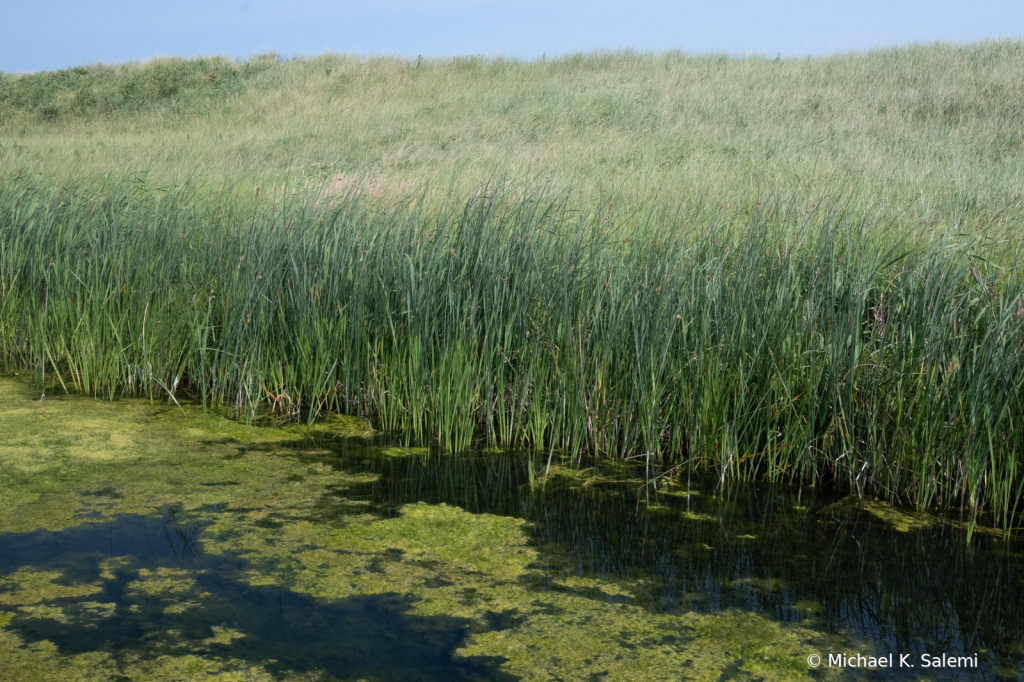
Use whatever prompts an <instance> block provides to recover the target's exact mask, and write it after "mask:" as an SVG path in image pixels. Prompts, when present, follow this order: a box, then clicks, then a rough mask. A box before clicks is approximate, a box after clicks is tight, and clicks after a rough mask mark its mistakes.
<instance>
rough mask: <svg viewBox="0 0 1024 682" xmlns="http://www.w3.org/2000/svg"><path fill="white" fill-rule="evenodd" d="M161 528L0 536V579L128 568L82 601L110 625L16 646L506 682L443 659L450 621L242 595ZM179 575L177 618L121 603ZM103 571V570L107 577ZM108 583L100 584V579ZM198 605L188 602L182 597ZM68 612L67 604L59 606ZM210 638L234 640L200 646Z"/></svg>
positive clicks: (456, 632)
mask: <svg viewBox="0 0 1024 682" xmlns="http://www.w3.org/2000/svg"><path fill="white" fill-rule="evenodd" d="M161 511H162V512H163V516H162V518H160V517H146V516H137V515H129V516H123V517H120V518H118V519H116V520H114V521H112V522H109V523H99V524H86V525H82V526H77V527H73V528H69V529H66V530H64V531H61V532H57V533H53V532H49V531H35V532H32V533H23V534H9V535H0V575H5V574H10V573H12V572H13V571H15V570H17V569H18V568H20V567H21V566H26V565H31V566H32V567H33V569H38V570H42V571H47V570H56V569H59V570H61V571H63V575H64V579H65V581H70V582H95V581H100V579H101V573H102V572H103V570H104V569H103V566H102V565H101V562H103V561H104V560H108V559H110V558H112V557H125V556H128V557H132V561H131V566H130V568H126V569H124V570H115V571H113V577H112V579H107V580H105V581H102V583H101V584H102V585H103V589H102V591H101V592H98V593H96V594H93V595H90V599H91V600H94V601H95V602H98V603H103V604H116V605H117V608H116V613H117V615H116V617H105V618H95V619H92V620H86V622H87V627H83V626H82V622H76V623H62V622H60V620H56V619H52V618H19V617H17V616H16V617H15V618H14V619H13V620H12V622H11V624H10V625H9V626H8V627H11V628H13V629H14V630H15V631H16V632H17V633H18V634H19V635H20V636H21V637H22V638H23V639H24V640H25V641H26V642H28V643H31V642H37V641H41V640H49V641H51V642H53V643H54V644H56V645H57V647H58V649H59V650H60V651H61V653H63V654H78V653H85V652H92V651H102V652H108V653H111V654H113V655H114V656H115V657H117V656H118V655H119V653H121V652H123V651H132V652H138V651H140V650H141V651H146V652H148V654H150V655H160V654H177V655H181V654H188V653H194V652H195V646H196V645H195V643H196V642H203V641H204V640H205V641H206V647H207V650H208V651H209V653H211V654H213V655H216V656H220V657H223V658H229V659H230V658H235V659H242V660H245V661H247V662H249V663H255V664H263V665H264V667H265V668H266V670H268V671H269V672H272V673H281V672H284V671H295V672H309V671H326V672H329V673H331V674H333V675H335V676H337V677H338V678H340V679H358V678H360V677H372V678H374V679H391V680H462V679H467V680H468V679H474V680H475V679H491V680H512V679H515V678H513V677H511V676H509V675H506V674H503V673H501V672H499V671H497V670H496V668H497V665H498V663H500V661H492V660H491V659H487V658H475V659H461V660H453V654H454V651H455V649H456V648H458V646H459V645H460V643H461V642H462V640H463V639H464V638H465V636H466V634H467V632H466V627H465V623H464V622H462V621H461V620H460V619H458V618H449V617H423V616H414V615H408V614H407V611H409V608H410V603H409V601H408V600H407V599H404V598H402V597H399V596H396V595H389V594H386V595H379V596H356V597H348V598H345V599H340V600H331V601H326V600H318V599H314V598H311V597H307V596H304V595H301V594H297V593H295V592H292V591H290V590H288V589H285V588H281V587H277V586H274V587H266V588H254V587H249V586H248V585H245V584H243V583H241V582H238V581H237V580H235V579H234V577H235V576H236V575H237V572H238V571H239V570H244V569H245V568H246V566H245V565H244V563H241V562H239V561H238V560H237V559H232V558H227V557H222V556H217V555H210V554H204V553H203V551H202V547H201V545H200V544H199V543H198V541H197V538H198V535H199V533H200V532H201V530H202V528H201V526H199V525H195V524H189V523H188V522H187V520H184V519H178V518H177V516H178V515H177V514H176V513H175V510H168V509H163V510H161ZM160 568H171V569H186V570H188V571H189V572H190V573H189V575H192V576H194V577H195V584H194V585H193V586H192V587H191V588H190V590H189V592H190V594H184V595H179V596H180V597H182V599H184V600H186V601H184V603H185V604H186V605H187V606H186V607H182V609H181V610H180V611H179V610H177V609H173V608H172V609H168V608H166V603H167V602H166V600H161V599H152V598H147V596H146V595H144V594H143V595H140V594H137V593H136V594H132V593H131V591H130V584H131V581H133V580H136V579H138V577H139V575H140V571H141V572H146V571H150V572H151V571H154V570H155V569H160ZM108 570H109V569H108ZM107 577H108V578H110V577H111V576H110V575H108V576H107ZM196 595H202V598H201V599H197V600H195V601H188V597H190V596H196ZM66 602H67V604H68V605H70V606H71V607H72V608H73V606H74V604H75V602H73V601H71V600H66ZM218 630H236V631H243V632H244V633H245V636H244V637H239V638H227V639H226V640H225V641H221V642H216V641H211V635H215V634H216V632H217V631H218Z"/></svg>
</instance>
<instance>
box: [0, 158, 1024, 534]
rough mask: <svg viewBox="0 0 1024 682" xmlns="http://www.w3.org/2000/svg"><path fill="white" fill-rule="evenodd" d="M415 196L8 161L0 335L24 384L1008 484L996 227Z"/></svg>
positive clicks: (1017, 383)
mask: <svg viewBox="0 0 1024 682" xmlns="http://www.w3.org/2000/svg"><path fill="white" fill-rule="evenodd" d="M415 199H416V197H412V198H410V200H409V201H408V202H407V203H405V204H402V205H400V206H398V207H395V206H392V207H390V208H386V207H383V206H381V205H376V206H375V205H372V204H370V203H367V202H365V201H363V200H362V198H361V197H360V196H359V194H358V193H357V192H353V193H351V194H349V195H347V196H345V197H331V196H326V195H323V194H317V193H316V192H312V193H310V192H305V191H303V192H291V191H284V190H281V189H280V188H279V189H277V190H273V191H264V192H262V193H260V192H255V193H253V192H243V191H240V190H239V191H223V192H219V193H217V192H211V191H208V190H199V189H196V188H191V187H183V188H163V189H157V188H152V187H149V186H147V185H145V183H141V182H139V183H134V184H132V183H123V182H119V181H110V182H108V184H107V185H105V186H103V187H99V188H96V187H93V188H90V187H87V186H84V185H82V186H66V187H58V186H56V185H55V184H54V183H52V182H49V181H48V180H47V178H45V177H27V176H22V177H12V178H8V181H7V182H5V183H4V184H3V185H2V186H0V356H2V361H3V363H5V365H6V366H7V367H8V368H10V369H15V368H28V369H32V370H34V371H35V372H36V380H37V382H39V384H40V385H42V382H43V381H44V380H45V381H46V383H47V389H46V390H50V389H49V386H51V385H52V386H63V387H65V388H66V389H67V390H69V391H80V392H88V393H91V394H94V395H97V396H103V397H105V398H111V399H112V398H115V397H117V396H120V395H147V396H151V397H154V398H156V397H161V398H172V397H173V398H174V399H181V398H185V397H193V398H194V399H196V400H197V401H200V402H202V404H203V405H204V406H210V405H218V406H225V405H227V406H231V407H232V408H233V409H235V410H237V411H238V413H239V414H240V415H241V416H243V417H244V416H245V415H249V416H252V415H261V414H265V413H267V412H268V411H269V412H275V413H283V414H285V415H288V416H290V417H292V418H297V419H305V420H308V421H310V422H312V421H313V420H315V419H317V418H319V417H321V416H323V415H325V414H327V413H329V412H345V413H351V414H360V415H364V416H366V417H367V418H368V419H370V420H372V422H373V424H374V426H375V427H378V428H380V429H384V430H387V431H392V432H397V433H401V434H404V436H405V438H407V439H408V441H409V442H426V441H434V442H437V443H439V444H440V445H441V446H442V447H444V448H447V449H450V450H453V451H459V450H463V449H465V448H468V447H470V446H471V445H472V444H473V443H474V442H481V441H483V442H487V443H490V444H494V445H498V446H515V447H532V448H537V449H544V450H545V452H548V451H550V450H551V449H553V448H559V449H565V450H567V451H569V452H572V453H577V454H580V455H582V454H583V453H589V454H590V455H594V456H599V457H619V458H621V457H625V456H630V455H636V454H646V453H651V456H653V457H657V458H660V459H661V460H662V461H664V462H673V463H676V462H678V463H687V464H688V465H689V466H691V467H693V468H695V469H703V470H710V471H714V472H715V474H716V475H718V476H720V477H721V478H722V479H723V480H724V479H726V478H727V477H739V478H746V477H752V476H762V477H767V478H768V479H772V480H777V479H785V480H798V481H801V482H807V483H813V482H816V481H820V480H823V479H829V480H838V481H840V482H842V483H843V484H844V485H848V486H849V487H850V488H851V489H852V490H855V491H856V492H858V493H859V494H863V493H865V492H866V491H872V492H875V493H878V494H882V495H884V496H886V497H888V498H890V499H894V500H895V499H899V500H902V501H905V502H909V503H911V504H914V505H916V506H918V507H925V506H929V505H938V506H941V507H953V506H961V507H965V508H967V509H968V510H970V511H971V513H973V514H976V513H977V512H978V511H985V512H991V513H992V514H993V518H994V521H995V522H996V523H999V524H1002V525H1003V526H1004V527H1009V526H1010V525H1011V524H1012V523H1013V522H1014V518H1015V517H1016V516H1017V515H1018V514H1019V512H1020V501H1021V495H1022V492H1024V491H1022V486H1024V476H1022V472H1021V471H1020V465H1021V453H1022V447H1021V443H1024V409H1022V408H1024V405H1022V384H1024V321H1022V295H1024V281H1022V278H1021V277H1022V271H1021V264H1020V256H1021V255H1022V254H1021V243H1020V239H1019V230H1017V231H1016V233H1017V235H1018V236H1017V238H1016V239H1012V237H1013V234H1014V232H1013V231H1010V232H1007V233H1006V234H1007V238H1006V239H1002V238H1000V235H999V234H994V233H986V232H976V233H972V234H966V233H961V232H958V231H957V229H956V226H949V227H948V228H945V229H941V230H935V231H933V232H919V233H918V232H910V231H906V230H897V229H895V228H891V227H887V226H882V225H873V224H871V223H870V222H869V221H867V220H865V219H864V218H863V216H862V215H861V214H859V213H858V212H857V211H855V210H853V208H852V204H850V203H848V202H845V203H844V202H842V201H839V200H835V201H832V203H827V202H826V203H825V204H821V205H819V207H818V208H817V209H816V210H814V211H811V212H810V213H805V212H803V211H797V210H795V209H792V208H790V207H788V205H786V204H785V203H783V202H776V203H774V204H768V205H766V206H765V207H764V208H763V209H762V210H760V211H759V212H757V213H755V214H754V215H753V217H752V218H751V219H750V221H749V223H747V224H743V225H733V224H729V223H728V222H726V220H727V218H725V219H720V218H719V217H717V216H720V215H725V214H719V213H715V212H713V211H703V212H702V210H701V209H699V208H694V209H689V210H687V211H681V212H679V213H676V214H674V215H668V214H667V213H664V212H660V213H659V212H657V211H654V210H652V211H649V212H647V213H644V212H643V211H637V212H634V213H632V214H627V213H625V212H623V211H621V210H615V209H612V208H611V204H610V203H608V202H604V203H601V204H599V205H594V206H592V207H590V208H588V209H585V210H580V209H579V207H577V206H575V205H574V204H572V203H570V202H568V201H565V200H560V199H558V198H557V197H552V196H546V195H543V194H529V193H526V192H518V193H516V192H512V191H500V190H498V189H494V188H490V189H488V190H487V191H483V192H481V193H480V194H478V195H477V196H475V197H473V198H471V199H469V200H464V201H455V200H450V201H442V200H435V201H432V202H425V201H417V200H415ZM44 370H45V377H44V374H43V372H44Z"/></svg>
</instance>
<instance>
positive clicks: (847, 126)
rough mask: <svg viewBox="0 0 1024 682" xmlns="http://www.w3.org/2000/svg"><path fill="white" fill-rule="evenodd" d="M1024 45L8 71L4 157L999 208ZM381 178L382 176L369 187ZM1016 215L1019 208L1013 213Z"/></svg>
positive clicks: (972, 211)
mask: <svg viewBox="0 0 1024 682" xmlns="http://www.w3.org/2000/svg"><path fill="white" fill-rule="evenodd" d="M1022 153H1024V43H1022V42H1021V41H1019V40H1003V41H987V42H980V43H972V44H964V45H952V44H933V45H912V46H907V47H900V48H893V49H884V50H873V51H870V52H867V53H849V54H837V55H831V56H827V57H818V58H808V59H802V58H787V59H775V58H774V55H772V56H771V58H768V57H765V56H760V55H754V56H750V57H744V58H730V57H727V56H725V55H716V54H705V55H689V54H684V53H678V52H674V53H661V54H646V53H637V52H607V53H593V54H574V55H567V56H564V57H560V58H558V59H542V60H532V61H517V60H514V59H506V58H495V59H486V58H478V57H457V58H452V59H426V60H408V59H400V58H395V57H373V58H358V57H353V56H344V55H337V54H325V55H320V56H316V57H309V58H299V59H292V60H287V61H284V60H280V59H278V58H275V57H274V56H273V55H264V56H257V57H253V58H252V59H249V60H246V61H238V62H235V61H229V60H224V59H217V58H201V59H178V58H163V59H155V60H149V61H145V62H141V63H137V64H116V65H90V66H82V67H76V68H73V69H66V70H63V71H56V72H46V73H35V74H0V171H2V172H3V173H5V174H8V173H17V172H22V171H25V170H30V171H36V172H42V173H44V174H46V175H48V176H51V177H54V178H56V179H57V180H58V181H60V182H78V181H80V180H81V178H82V176H88V177H89V178H91V179H92V180H101V179H102V178H104V177H107V176H108V175H110V174H115V175H118V174H120V175H126V174H127V175H128V176H131V175H133V174H135V173H137V172H146V173H148V174H149V176H150V178H151V179H152V182H153V183H154V184H156V185H158V186H163V185H174V184H180V183H182V182H185V181H187V180H190V181H192V182H207V183H212V184H213V185H214V186H217V187H220V186H222V185H223V184H224V182H225V180H226V181H228V182H230V183H238V184H242V185H246V186H248V187H250V188H252V187H255V186H257V185H261V186H263V187H268V186H270V185H272V184H279V183H280V182H282V181H284V180H286V179H291V180H295V179H296V178H302V179H304V180H309V181H310V182H314V183H316V184H323V183H330V182H336V183H337V184H339V185H341V186H342V192H343V191H344V189H345V188H347V187H348V186H350V184H351V182H350V181H351V178H352V177H359V178H362V177H364V176H365V177H369V178H372V179H373V182H375V183H377V184H378V185H380V186H381V187H382V188H396V187H397V188H398V191H397V194H399V195H404V194H406V193H408V190H406V189H405V188H406V187H408V186H409V185H410V184H411V185H415V186H417V187H419V186H422V185H428V184H429V185H431V186H433V187H441V188H447V187H448V185H449V183H450V182H452V179H453V178H455V180H456V182H457V183H458V185H459V187H458V189H459V190H460V191H461V192H463V193H469V192H471V191H472V190H474V189H475V188H476V187H477V186H478V185H479V184H481V183H482V182H484V181H486V179H487V178H489V177H491V176H492V175H493V173H494V170H495V169H496V168H501V169H503V170H505V171H507V172H508V173H509V176H510V177H511V178H515V179H516V180H517V181H518V180H524V181H527V182H536V183H538V184H545V183H548V182H549V181H550V184H552V185H557V186H566V187H571V188H572V190H573V192H574V193H575V194H576V195H577V196H580V195H582V196H583V198H585V199H587V200H596V199H597V197H598V196H600V194H601V192H602V191H607V188H610V187H615V188H618V191H617V196H618V197H619V199H620V200H621V201H625V202H628V203H632V204H643V205H648V204H649V205H653V204H655V203H658V204H660V205H661V206H668V207H669V209H670V210H671V209H673V208H674V207H675V206H677V205H678V204H680V203H682V202H683V201H684V200H696V201H698V202H700V203H704V204H709V205H715V204H722V205H723V206H729V207H731V209H732V210H733V212H734V213H735V214H736V215H737V216H738V218H737V219H739V220H743V221H746V220H748V219H749V217H750V214H751V213H752V212H753V211H755V210H756V202H757V201H759V200H762V199H763V198H764V196H765V195H766V194H768V193H770V192H777V193H780V194H782V195H784V196H787V197H799V198H801V199H803V200H806V201H807V205H806V206H804V207H803V208H805V209H806V208H810V204H811V203H813V202H816V201H817V200H818V198H819V197H821V196H823V195H825V194H828V193H830V192H831V191H832V190H833V189H834V187H835V186H837V185H839V186H842V187H844V188H851V187H856V188H858V190H859V191H861V193H862V196H863V197H865V198H867V199H870V201H871V204H872V206H873V208H874V210H876V211H877V212H878V214H879V217H880V218H881V219H882V220H895V221H899V222H902V223H905V224H908V225H920V224H922V221H923V223H924V224H925V225H926V226H927V227H935V226H937V225H942V224H947V225H948V224H954V223H955V224H961V223H963V222H964V221H965V219H966V220H967V221H968V222H973V223H975V224H983V223H985V222H987V221H988V220H989V219H991V218H992V217H993V216H994V215H996V214H997V213H998V212H999V211H1001V210H1002V209H1003V208H1004V207H1005V206H1006V204H1007V202H1008V200H1009V199H1011V198H1012V197H1013V196H1016V195H1019V194H1020V193H1021V192H1022V188H1024V165H1022V163H1021V158H1022V157H1021V155H1022ZM364 184H366V183H364ZM1004 219H1005V220H1006V221H1007V222H1008V223H1009V224H1013V223H1014V221H1016V222H1017V224H1019V221H1020V220H1021V219H1022V215H1021V212H1020V209H1019V208H1014V209H1013V210H1012V211H1011V212H1010V213H1008V214H1006V215H1005V216H1004Z"/></svg>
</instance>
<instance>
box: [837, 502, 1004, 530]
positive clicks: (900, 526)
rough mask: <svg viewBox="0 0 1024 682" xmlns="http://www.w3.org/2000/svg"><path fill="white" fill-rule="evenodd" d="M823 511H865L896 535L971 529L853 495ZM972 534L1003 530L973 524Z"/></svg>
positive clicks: (951, 520) (957, 522) (965, 524)
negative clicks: (949, 529) (945, 528)
mask: <svg viewBox="0 0 1024 682" xmlns="http://www.w3.org/2000/svg"><path fill="white" fill-rule="evenodd" d="M824 511H826V512H829V513H832V514H849V513H854V512H858V511H864V512H867V513H869V514H871V516H873V517H874V518H876V519H878V520H879V521H881V522H882V523H884V524H885V525H886V526H888V527H889V528H891V529H893V530H895V531H897V532H899V533H911V532H915V531H920V530H925V529H927V528H934V527H939V526H946V527H950V528H956V529H957V530H961V531H967V529H968V527H969V526H970V524H969V523H968V522H966V521H963V520H962V519H956V518H950V517H948V516H941V515H938V514H930V513H928V512H923V511H914V510H909V509H901V508H899V507H896V506H893V505H891V504H889V503H888V502H886V501H884V500H876V499H870V498H865V499H857V498H856V497H855V496H853V495H849V496H847V497H844V498H843V499H842V500H840V501H838V502H835V503H833V504H831V505H829V506H828V507H825V509H824ZM971 532H972V533H978V534H981V535H988V536H992V537H997V538H1002V537H1004V533H1003V531H1001V530H999V529H998V528H990V527H986V526H978V525H975V526H974V528H973V529H972V530H971Z"/></svg>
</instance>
